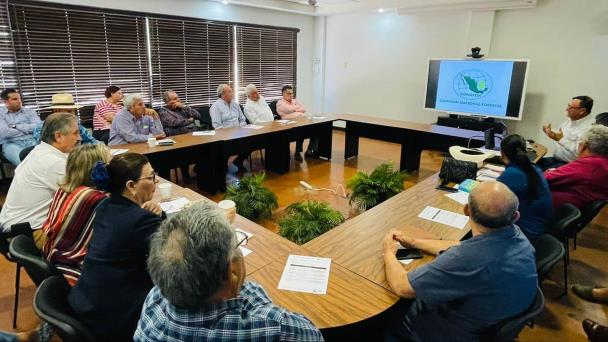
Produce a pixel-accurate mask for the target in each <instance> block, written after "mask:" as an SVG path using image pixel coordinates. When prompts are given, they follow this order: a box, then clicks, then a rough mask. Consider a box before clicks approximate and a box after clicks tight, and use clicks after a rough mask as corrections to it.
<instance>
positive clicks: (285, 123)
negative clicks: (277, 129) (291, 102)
mask: <svg viewBox="0 0 608 342" xmlns="http://www.w3.org/2000/svg"><path fill="white" fill-rule="evenodd" d="M277 122H278V123H280V124H282V125H289V124H292V123H296V122H295V121H293V120H277Z"/></svg>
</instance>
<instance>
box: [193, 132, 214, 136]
mask: <svg viewBox="0 0 608 342" xmlns="http://www.w3.org/2000/svg"><path fill="white" fill-rule="evenodd" d="M203 135H215V131H196V132H192V136H193V137H200V136H203Z"/></svg>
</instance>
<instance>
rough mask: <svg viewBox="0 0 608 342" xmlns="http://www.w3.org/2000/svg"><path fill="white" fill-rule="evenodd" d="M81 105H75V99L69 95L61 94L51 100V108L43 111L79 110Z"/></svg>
mask: <svg viewBox="0 0 608 342" xmlns="http://www.w3.org/2000/svg"><path fill="white" fill-rule="evenodd" d="M79 108H82V106H81V105H79V104H77V103H74V97H73V96H72V94H69V93H59V94H55V95H53V97H52V98H51V106H50V107H46V108H43V109H79Z"/></svg>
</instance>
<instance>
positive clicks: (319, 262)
mask: <svg viewBox="0 0 608 342" xmlns="http://www.w3.org/2000/svg"><path fill="white" fill-rule="evenodd" d="M330 267H331V259H328V258H318V257H310V256H302V255H290V256H289V258H288V259H287V264H285V269H283V275H282V276H281V280H280V281H279V289H280V290H288V291H296V292H306V293H314V294H326V293H327V282H328V281H329V269H330Z"/></svg>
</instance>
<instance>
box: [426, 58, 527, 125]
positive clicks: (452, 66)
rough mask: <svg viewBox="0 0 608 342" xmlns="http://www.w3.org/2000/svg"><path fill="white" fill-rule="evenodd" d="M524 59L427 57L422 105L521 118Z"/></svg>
mask: <svg viewBox="0 0 608 342" xmlns="http://www.w3.org/2000/svg"><path fill="white" fill-rule="evenodd" d="M528 64H529V61H528V60H496V59H483V60H481V59H431V60H429V68H428V78H427V85H426V96H425V102H424V108H425V109H428V110H433V111H439V112H446V113H449V114H458V115H469V116H481V117H494V118H500V119H512V120H521V117H522V110H523V107H524V99H525V95H526V81H527V76H528Z"/></svg>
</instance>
